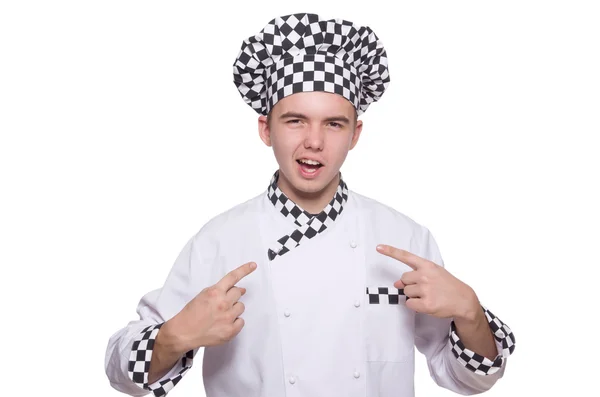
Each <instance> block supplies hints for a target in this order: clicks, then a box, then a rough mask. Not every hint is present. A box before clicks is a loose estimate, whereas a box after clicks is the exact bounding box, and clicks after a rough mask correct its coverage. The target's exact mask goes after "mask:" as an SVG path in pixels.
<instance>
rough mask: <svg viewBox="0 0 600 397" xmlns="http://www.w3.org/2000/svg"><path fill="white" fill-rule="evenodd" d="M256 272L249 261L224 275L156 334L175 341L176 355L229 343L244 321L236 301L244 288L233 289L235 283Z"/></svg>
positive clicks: (240, 306) (243, 291)
mask: <svg viewBox="0 0 600 397" xmlns="http://www.w3.org/2000/svg"><path fill="white" fill-rule="evenodd" d="M255 269H256V263H254V262H248V263H246V264H244V265H242V266H240V267H238V268H237V269H234V270H232V271H231V272H229V273H228V274H226V275H225V277H223V278H222V279H221V280H219V282H217V283H216V284H215V285H213V286H210V287H207V288H205V289H203V290H202V291H201V292H200V293H199V294H198V295H196V296H195V297H194V299H192V300H191V301H190V302H188V304H187V305H185V307H184V308H183V309H182V310H181V311H180V312H179V313H178V314H177V315H176V316H175V317H173V318H172V319H171V320H169V321H167V322H166V323H165V324H164V325H163V327H162V328H161V331H160V332H159V335H160V333H163V332H164V334H166V335H168V336H169V338H170V339H171V338H172V340H173V342H175V343H174V344H173V345H172V346H173V347H176V350H177V351H178V353H179V354H184V353H185V352H187V351H189V350H192V349H196V348H199V347H205V346H215V345H220V344H222V343H225V342H228V341H230V340H231V339H232V338H233V337H235V336H236V335H237V334H239V333H240V331H241V330H242V328H243V327H244V320H243V319H242V318H240V317H239V316H240V315H241V314H242V313H243V312H244V309H245V307H244V304H243V303H242V302H239V299H240V297H242V296H243V295H244V294H245V293H246V289H245V288H239V287H236V284H237V283H238V282H239V281H240V280H242V279H243V278H244V277H246V276H247V275H249V274H250V273H252V272H253V271H254V270H255ZM166 335H165V336H166ZM157 339H158V335H157Z"/></svg>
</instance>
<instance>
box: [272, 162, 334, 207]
mask: <svg viewBox="0 0 600 397" xmlns="http://www.w3.org/2000/svg"><path fill="white" fill-rule="evenodd" d="M339 183H340V174H339V172H338V174H337V175H336V177H335V178H333V179H332V180H331V182H329V183H328V184H327V185H326V186H325V187H324V188H323V189H321V190H319V191H315V192H305V191H301V190H298V189H296V188H295V187H294V186H293V185H292V184H291V183H290V182H289V181H288V180H287V178H286V177H285V176H284V175H283V173H281V172H280V173H279V180H278V182H277V185H278V186H279V189H280V190H281V191H282V192H283V193H284V194H285V195H286V196H287V197H288V198H289V199H290V200H292V201H293V202H294V203H296V204H297V205H299V206H300V207H301V208H302V209H304V210H305V211H308V212H310V213H311V214H318V213H319V212H321V211H323V209H324V208H325V207H326V206H327V204H329V202H330V201H331V199H332V198H333V196H334V195H335V192H336V191H337V187H338V185H339Z"/></svg>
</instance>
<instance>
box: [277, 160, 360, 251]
mask: <svg viewBox="0 0 600 397" xmlns="http://www.w3.org/2000/svg"><path fill="white" fill-rule="evenodd" d="M278 180H279V170H277V171H275V174H273V177H272V178H271V183H270V185H269V189H268V190H267V197H268V198H269V200H270V201H271V203H272V204H273V205H274V206H275V208H276V209H278V210H279V211H280V212H281V213H282V214H283V216H285V217H287V218H290V219H291V220H293V221H294V224H295V225H296V226H298V227H297V228H296V229H295V230H294V231H293V232H292V233H290V234H288V235H285V236H283V237H281V238H280V239H279V240H277V242H276V243H275V244H273V246H272V247H270V248H269V250H268V252H267V254H268V257H269V260H271V261H272V260H273V259H275V258H276V257H277V256H281V255H284V254H285V253H287V252H289V251H290V250H291V249H293V248H296V247H297V246H299V245H300V244H301V243H302V242H304V241H306V240H307V239H311V238H313V237H315V236H316V235H317V234H319V233H322V232H323V231H325V229H327V227H328V226H330V225H331V224H332V223H333V222H334V221H335V220H336V218H337V217H338V216H339V215H340V214H341V213H342V211H343V210H344V205H345V204H346V201H347V200H348V187H347V186H346V183H345V182H344V181H343V179H342V174H341V173H340V183H339V184H338V188H337V191H336V193H335V195H334V196H333V198H332V199H331V201H330V202H329V204H327V206H326V207H325V208H324V209H323V211H321V212H320V213H319V214H317V215H312V214H310V213H309V212H307V211H305V210H304V209H302V208H301V207H300V206H299V205H298V204H296V203H294V202H293V201H292V200H290V199H289V198H288V197H287V196H286V195H285V194H284V193H283V192H282V191H281V190H280V189H279V186H277V181H278Z"/></svg>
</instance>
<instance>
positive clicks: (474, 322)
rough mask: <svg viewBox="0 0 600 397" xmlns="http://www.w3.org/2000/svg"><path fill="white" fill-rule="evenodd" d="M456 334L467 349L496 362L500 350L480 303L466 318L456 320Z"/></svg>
mask: <svg viewBox="0 0 600 397" xmlns="http://www.w3.org/2000/svg"><path fill="white" fill-rule="evenodd" d="M454 324H455V325H456V333H457V335H458V337H459V338H460V339H461V340H462V342H463V344H464V345H465V347H466V348H467V349H469V350H471V351H474V352H477V353H478V354H480V355H482V356H484V357H487V358H488V359H490V360H492V361H493V360H494V359H495V357H496V356H497V355H498V349H497V347H496V343H495V341H494V335H493V333H492V330H491V328H490V326H489V323H488V321H487V319H486V317H485V313H484V311H483V309H482V308H481V306H480V305H479V302H477V304H476V305H475V306H474V308H473V309H472V310H471V311H470V312H469V313H467V314H465V316H464V317H456V318H454Z"/></svg>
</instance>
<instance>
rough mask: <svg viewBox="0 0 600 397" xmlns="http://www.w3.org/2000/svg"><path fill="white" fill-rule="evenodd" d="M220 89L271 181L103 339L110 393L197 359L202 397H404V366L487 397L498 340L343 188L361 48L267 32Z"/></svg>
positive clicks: (379, 213)
mask: <svg viewBox="0 0 600 397" xmlns="http://www.w3.org/2000/svg"><path fill="white" fill-rule="evenodd" d="M233 80H234V83H235V85H236V87H237V89H238V90H239V92H240V94H241V97H242V98H243V100H244V101H245V102H246V103H247V104H248V105H249V106H250V107H251V108H252V109H254V110H255V111H256V112H257V113H258V114H259V119H258V125H259V135H260V138H261V139H262V140H263V142H264V143H265V144H266V145H268V146H269V147H272V148H273V152H274V155H275V158H276V160H277V163H278V165H279V168H278V169H277V170H276V171H275V172H274V173H273V174H272V175H271V176H270V178H269V181H267V182H268V184H267V183H266V184H265V185H266V189H265V191H264V193H263V194H260V195H258V196H256V197H253V198H250V199H249V200H248V201H246V202H244V203H241V204H239V205H237V206H235V207H233V208H231V209H229V210H228V211H226V212H224V213H221V214H219V215H217V216H215V217H214V218H212V219H211V220H210V221H209V222H207V223H206V224H205V225H204V226H202V227H201V228H200V230H199V231H198V232H197V233H196V234H195V235H194V236H192V237H191V238H190V239H189V241H187V243H186V244H185V246H184V247H183V249H182V251H181V253H180V254H179V256H178V257H177V258H176V260H175V263H174V264H173V266H172V269H171V271H170V273H169V275H168V277H167V279H166V281H165V283H164V285H163V286H162V287H161V288H160V289H157V290H154V291H152V292H149V293H147V294H146V295H145V296H143V297H142V299H141V300H140V302H139V305H138V308H137V313H138V314H139V319H138V320H135V321H131V322H130V323H129V324H127V325H126V326H124V327H123V328H122V329H120V330H118V331H117V332H115V333H114V334H113V335H112V336H111V337H110V340H109V343H108V347H107V351H106V360H105V367H106V373H107V376H108V378H109V381H110V384H111V385H112V387H114V388H115V389H117V390H119V391H121V392H123V393H125V394H128V395H131V396H142V395H146V394H150V393H152V394H153V395H155V396H165V395H166V394H167V393H168V392H169V391H170V390H172V389H173V388H174V387H175V386H176V385H177V383H178V382H179V381H180V380H181V379H182V378H183V377H184V376H185V374H186V373H187V372H188V371H189V369H190V368H191V367H192V365H193V363H194V357H195V356H196V354H197V353H198V351H199V349H201V348H203V349H204V351H203V352H204V355H203V363H202V371H203V379H204V387H205V391H206V395H207V396H208V397H225V396H227V397H235V396H240V397H241V396H244V397H246V396H253V397H281V396H288V397H318V396H327V397H330V396H344V397H375V396H394V397H411V396H414V371H415V368H414V359H415V354H417V353H418V354H423V355H424V357H425V358H426V360H427V366H428V370H429V373H430V374H431V377H432V379H433V380H434V381H435V383H436V384H437V385H439V386H440V387H442V388H445V389H448V390H451V391H453V392H456V393H458V394H475V393H480V392H483V391H486V390H488V389H490V388H491V387H492V386H493V385H494V384H495V383H496V382H497V381H498V379H500V378H501V377H502V376H503V374H504V371H505V368H506V363H507V357H508V356H509V355H510V354H511V353H512V352H513V351H514V348H515V338H514V335H513V333H512V331H511V330H510V328H509V327H508V326H507V325H506V324H504V323H503V322H502V321H501V320H500V319H499V318H498V317H496V315H495V314H493V313H492V312H491V311H490V310H489V309H488V308H487V307H485V306H483V305H482V304H481V303H480V302H479V300H478V298H477V295H476V293H475V292H474V290H473V289H472V288H471V287H470V286H468V285H466V284H465V283H463V282H462V281H460V280H458V279H457V278H455V277H454V276H453V275H452V274H451V273H449V272H448V271H447V270H446V269H445V267H444V263H443V260H442V257H441V255H440V251H439V249H438V246H437V244H436V241H435V239H434V237H433V235H432V233H431V232H430V231H429V230H428V229H427V228H426V227H425V226H422V225H420V224H417V223H416V222H415V221H413V220H412V219H411V218H409V217H408V216H406V215H404V214H402V213H400V212H398V211H396V210H394V209H393V208H390V207H388V206H385V205H383V204H381V203H379V202H377V201H375V200H373V199H370V198H368V197H366V196H364V195H361V194H359V193H357V192H354V191H352V190H350V188H349V187H348V185H347V184H346V182H345V181H344V179H343V178H342V173H341V171H340V169H341V166H342V164H343V163H344V160H345V158H346V156H347V154H348V151H349V150H351V149H352V148H354V147H355V145H356V144H357V142H358V139H359V137H360V134H361V132H362V127H363V123H362V121H360V120H358V116H360V115H361V114H362V113H364V112H365V111H366V110H367V108H368V107H369V106H370V104H371V103H373V102H376V101H378V100H379V98H381V96H382V95H383V93H384V91H385V90H386V88H387V87H388V84H389V82H390V78H389V72H388V66H387V57H386V52H385V50H384V48H383V46H382V43H381V41H380V40H379V39H378V37H377V36H376V35H375V33H374V32H373V31H372V30H371V29H370V28H369V27H364V26H357V25H355V24H353V23H352V22H348V21H345V20H340V19H329V20H326V19H323V18H320V17H319V16H318V15H314V14H294V15H287V16H283V17H278V18H275V19H273V20H272V21H271V22H269V23H268V24H267V25H266V26H265V27H264V28H263V29H262V30H261V31H260V32H259V33H258V34H256V35H252V36H250V37H249V38H247V39H246V40H244V41H243V44H242V47H241V49H240V51H239V54H238V56H237V58H236V60H235V62H234V66H233Z"/></svg>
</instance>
